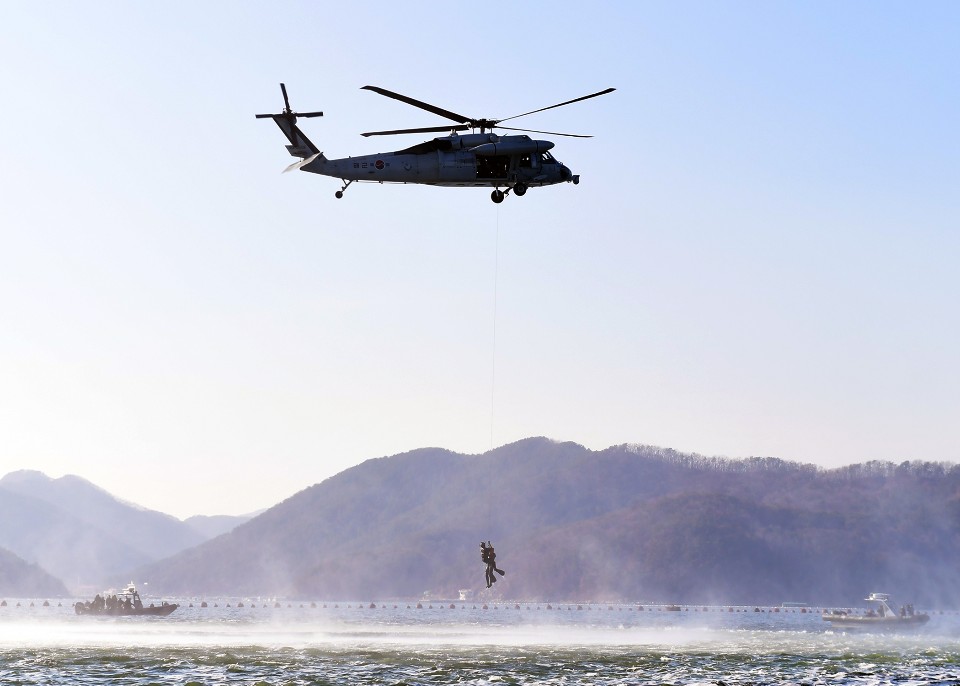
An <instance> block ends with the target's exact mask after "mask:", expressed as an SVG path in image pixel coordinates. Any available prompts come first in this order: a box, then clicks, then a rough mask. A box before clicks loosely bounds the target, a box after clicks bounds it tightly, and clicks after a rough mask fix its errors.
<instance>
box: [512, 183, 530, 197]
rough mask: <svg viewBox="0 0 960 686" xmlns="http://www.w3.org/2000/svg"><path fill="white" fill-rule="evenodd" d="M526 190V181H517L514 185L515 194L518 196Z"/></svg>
mask: <svg viewBox="0 0 960 686" xmlns="http://www.w3.org/2000/svg"><path fill="white" fill-rule="evenodd" d="M526 192H527V184H525V183H522V182H517V184H516V185H515V186H514V187H513V194H514V195H515V196H517V197H518V198H519V197H520V196H521V195H523V194H524V193H526Z"/></svg>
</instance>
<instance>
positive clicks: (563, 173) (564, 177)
mask: <svg viewBox="0 0 960 686" xmlns="http://www.w3.org/2000/svg"><path fill="white" fill-rule="evenodd" d="M572 177H573V172H571V171H570V167H568V166H567V165H565V164H561V165H560V180H561V181H569V180H570V179H571V178H572Z"/></svg>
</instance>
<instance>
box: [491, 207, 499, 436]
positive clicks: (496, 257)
mask: <svg viewBox="0 0 960 686" xmlns="http://www.w3.org/2000/svg"><path fill="white" fill-rule="evenodd" d="M496 208H497V230H496V238H495V239H494V247H493V342H492V346H491V347H492V351H491V354H490V356H491V361H490V450H493V419H494V399H495V391H496V382H497V281H498V276H499V271H500V205H497V206H496Z"/></svg>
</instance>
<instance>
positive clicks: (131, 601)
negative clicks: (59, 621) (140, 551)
mask: <svg viewBox="0 0 960 686" xmlns="http://www.w3.org/2000/svg"><path fill="white" fill-rule="evenodd" d="M178 607H179V605H177V604H176V603H168V602H166V601H164V602H162V603H160V604H159V605H154V604H153V603H150V604H149V605H146V606H145V605H144V604H143V601H142V600H141V599H140V593H138V592H137V587H136V586H135V585H134V584H133V582H132V581H131V582H130V583H129V584H127V587H126V588H124V589H123V590H122V591H118V592H113V591H106V592H105V593H104V594H103V595H100V594H99V593H98V594H97V597H96V598H94V599H93V600H91V601H89V602H83V601H77V603H76V604H75V605H74V606H73V609H74V612H76V613H77V614H78V615H109V616H117V617H119V616H124V615H134V616H158V617H166V616H167V615H168V614H170V613H171V612H173V611H174V610H176V609H177V608H178Z"/></svg>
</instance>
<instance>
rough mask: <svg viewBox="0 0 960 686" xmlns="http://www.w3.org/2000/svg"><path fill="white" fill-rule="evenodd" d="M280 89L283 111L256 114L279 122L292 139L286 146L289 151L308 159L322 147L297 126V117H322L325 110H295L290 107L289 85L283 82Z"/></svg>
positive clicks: (259, 117)
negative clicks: (315, 143)
mask: <svg viewBox="0 0 960 686" xmlns="http://www.w3.org/2000/svg"><path fill="white" fill-rule="evenodd" d="M280 91H281V92H282V93H283V105H284V107H283V112H280V113H278V114H258V115H256V117H257V119H273V121H275V122H276V123H277V126H279V127H280V130H281V131H283V135H284V136H286V137H287V140H288V141H290V145H288V146H286V147H287V152H289V153H290V154H291V155H293V156H294V157H299V158H301V159H306V158H308V157H315V156H317V155H319V154H320V149H319V148H317V146H316V145H314V144H313V143H312V142H311V141H310V139H309V138H307V137H306V136H305V135H303V131H301V130H300V129H299V128H298V127H297V118H298V117H322V116H323V112H302V113H301V112H294V111H293V110H292V109H291V108H290V99H289V98H288V97H287V87H286V86H285V85H284V84H282V83H281V84H280Z"/></svg>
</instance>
